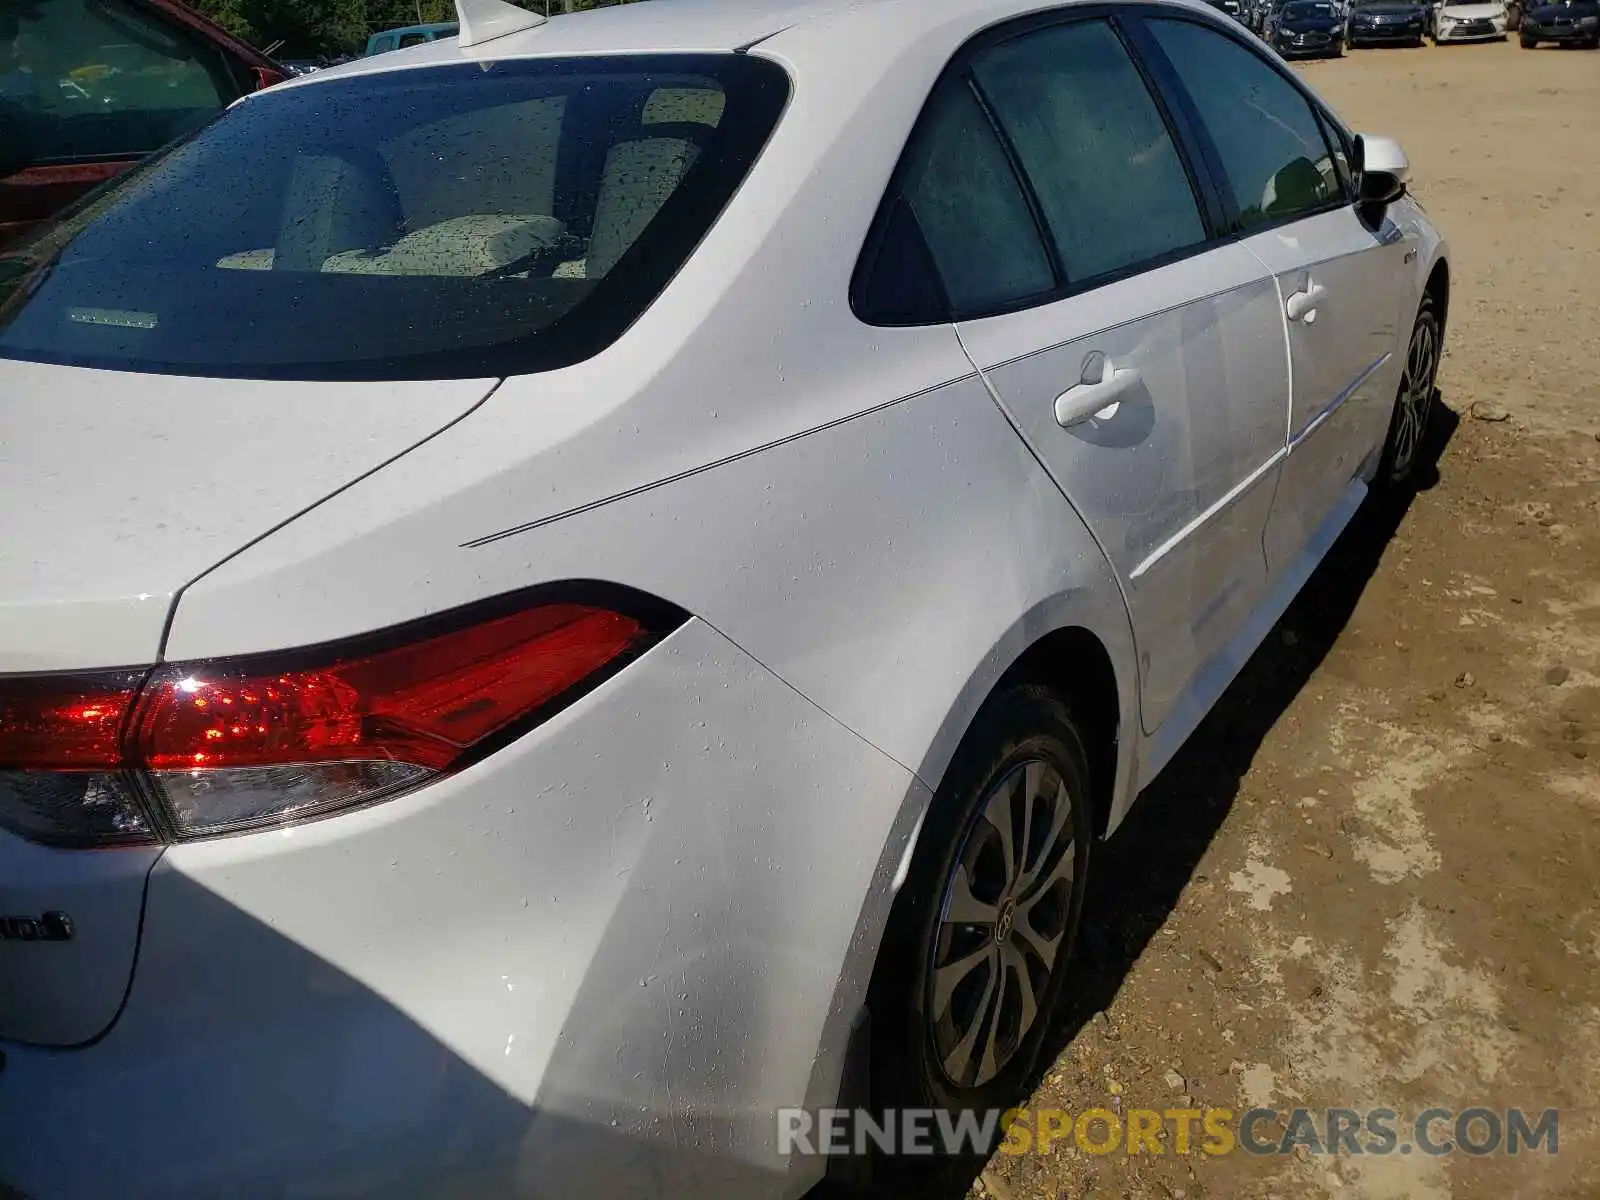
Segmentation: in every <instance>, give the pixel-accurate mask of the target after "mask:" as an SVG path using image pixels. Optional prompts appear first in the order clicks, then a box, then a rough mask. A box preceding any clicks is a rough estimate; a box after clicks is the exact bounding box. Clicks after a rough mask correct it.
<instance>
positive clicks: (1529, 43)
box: [1517, 34, 1539, 50]
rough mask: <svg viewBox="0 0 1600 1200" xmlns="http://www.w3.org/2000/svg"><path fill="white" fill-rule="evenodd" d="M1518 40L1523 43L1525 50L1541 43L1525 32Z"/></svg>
mask: <svg viewBox="0 0 1600 1200" xmlns="http://www.w3.org/2000/svg"><path fill="white" fill-rule="evenodd" d="M1517 40H1518V41H1519V42H1521V43H1522V48H1523V49H1524V50H1532V49H1533V48H1534V47H1536V46H1537V45H1538V44H1539V43H1538V42H1537V41H1536V40H1535V39H1533V38H1531V37H1529V36H1528V35H1527V34H1523V35H1522V36H1521V37H1520V38H1518V39H1517Z"/></svg>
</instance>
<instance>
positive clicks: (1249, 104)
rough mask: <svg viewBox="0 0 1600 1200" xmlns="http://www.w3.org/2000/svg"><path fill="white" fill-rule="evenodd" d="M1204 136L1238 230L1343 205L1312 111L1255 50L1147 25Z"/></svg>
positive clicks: (1185, 29)
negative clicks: (1207, 137) (1212, 151)
mask: <svg viewBox="0 0 1600 1200" xmlns="http://www.w3.org/2000/svg"><path fill="white" fill-rule="evenodd" d="M1147 25H1148V27H1149V29H1150V32H1151V33H1152V34H1153V35H1154V36H1155V39H1156V42H1157V43H1158V44H1159V45H1160V47H1161V50H1162V52H1163V53H1164V54H1165V55H1166V57H1167V58H1168V59H1169V60H1170V62H1171V63H1172V67H1173V69H1174V70H1175V71H1176V72H1177V75H1178V78H1179V80H1180V81H1181V82H1182V84H1183V87H1184V90H1185V91H1186V92H1187V93H1188V94H1189V97H1190V99H1191V101H1192V102H1193V104H1194V106H1195V108H1196V110H1197V111H1198V112H1199V115H1200V120H1201V122H1202V124H1203V125H1204V126H1205V129H1206V132H1207V133H1208V134H1209V135H1210V137H1211V141H1212V143H1213V144H1214V145H1215V147H1216V152H1217V157H1218V158H1219V159H1220V166H1221V168H1222V172H1223V176H1224V182H1225V183H1226V184H1227V186H1228V188H1229V190H1230V191H1231V192H1232V194H1233V201H1234V208H1235V212H1236V213H1237V217H1236V220H1237V223H1238V225H1239V227H1240V228H1241V229H1247V230H1248V229H1252V228H1257V227H1260V226H1264V225H1271V224H1280V223H1282V222H1285V221H1291V220H1294V219H1296V218H1298V217H1303V216H1308V215H1310V214H1312V213H1315V212H1320V211H1323V210H1326V209H1328V208H1331V207H1334V206H1337V205H1340V204H1342V203H1344V200H1345V194H1344V187H1343V185H1342V184H1341V183H1340V180H1339V169H1338V166H1337V164H1336V163H1335V161H1334V159H1333V156H1332V155H1331V154H1330V152H1329V150H1328V143H1327V142H1326V141H1325V140H1324V139H1323V136H1322V129H1321V127H1320V126H1319V125H1318V123H1317V118H1316V115H1315V114H1314V113H1313V112H1312V109H1311V104H1310V102H1309V101H1307V99H1306V98H1305V96H1304V95H1303V94H1302V93H1301V92H1300V90H1299V89H1298V88H1296V87H1295V86H1294V85H1293V84H1292V83H1290V82H1289V81H1288V80H1287V79H1285V78H1284V77H1283V76H1282V75H1280V74H1279V73H1278V72H1277V71H1276V70H1275V69H1274V68H1273V67H1271V66H1270V65H1268V64H1267V63H1266V62H1265V61H1264V60H1263V59H1261V58H1260V57H1259V56H1258V55H1257V54H1255V53H1254V52H1253V51H1250V50H1247V49H1246V48H1245V47H1244V46H1242V45H1240V44H1239V43H1238V42H1236V41H1234V40H1233V39H1232V38H1230V37H1227V36H1225V35H1223V34H1221V33H1218V32H1216V31H1214V30H1211V29H1206V28H1204V27H1202V26H1200V25H1198V24H1196V23H1194V22H1192V21H1170V20H1150V21H1147Z"/></svg>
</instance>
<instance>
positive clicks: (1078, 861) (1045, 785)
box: [871, 685, 1095, 1111]
mask: <svg viewBox="0 0 1600 1200" xmlns="http://www.w3.org/2000/svg"><path fill="white" fill-rule="evenodd" d="M1035 772H1037V774H1035ZM1047 772H1054V775H1055V778H1056V779H1057V780H1059V783H1060V785H1061V787H1060V788H1056V789H1052V787H1051V783H1050V776H1049V775H1048V774H1047ZM1019 775H1020V777H1021V779H1022V783H1023V789H1024V790H1025V789H1026V788H1027V787H1030V786H1035V785H1037V786H1038V788H1039V790H1038V792H1037V794H1036V795H1034V794H1030V795H1028V796H1027V797H1026V798H1025V799H1022V798H1021V797H1019V796H1018V795H1014V794H1011V793H1010V792H1009V791H1003V790H1002V785H1007V784H1009V783H1010V782H1011V781H1014V780H1016V779H1018V777H1019ZM1052 790H1053V791H1054V794H1055V795H1056V796H1058V797H1059V796H1060V794H1061V791H1062V790H1064V791H1065V793H1066V795H1067V797H1068V798H1069V799H1068V801H1067V802H1063V803H1062V804H1061V809H1060V811H1061V812H1062V813H1064V814H1065V813H1067V812H1069V811H1070V816H1069V817H1066V818H1065V819H1066V821H1067V822H1068V824H1067V825H1066V826H1063V827H1062V832H1060V833H1059V834H1058V835H1057V837H1056V839H1055V840H1053V841H1051V840H1049V838H1050V834H1051V833H1052V832H1053V827H1052V822H1051V821H1050V819H1049V818H1050V816H1051V812H1052V810H1051V806H1050V803H1048V802H1046V801H1044V800H1042V799H1040V798H1039V797H1042V796H1044V794H1045V793H1046V792H1048V791H1052ZM1019 799H1020V800H1021V802H1020V803H1019ZM996 806H999V807H1000V808H1002V809H1003V811H1004V812H1005V813H1006V814H1007V815H1008V819H1007V821H1006V823H1007V824H1008V825H1011V832H1010V838H1009V841H1010V843H1011V844H1013V845H1014V844H1017V843H1018V842H1019V840H1020V843H1021V845H1022V854H1021V864H1020V865H1021V867H1022V870H1021V871H1020V872H1017V874H1018V875H1019V876H1020V877H1022V878H1026V876H1027V875H1028V871H1027V867H1028V864H1029V863H1030V861H1032V862H1033V863H1034V864H1035V866H1034V869H1035V871H1036V873H1037V875H1038V876H1039V877H1040V878H1051V877H1054V876H1057V875H1058V874H1060V873H1061V872H1062V871H1064V869H1065V868H1066V866H1067V863H1068V858H1067V856H1068V853H1069V852H1070V854H1071V862H1070V870H1071V879H1070V880H1066V879H1056V881H1055V883H1054V884H1052V885H1051V886H1048V887H1043V888H1040V889H1039V890H1038V891H1037V892H1034V893H1031V894H1030V892H1029V889H1028V888H1027V887H1026V886H1022V885H1021V884H1020V883H1019V884H1017V885H1016V886H1015V887H1014V888H1013V887H1012V886H1011V885H1007V886H1006V887H1004V888H1000V889H994V888H991V887H990V886H988V885H989V884H990V883H991V882H992V881H993V879H994V878H996V877H1002V876H1004V875H1005V874H1006V872H1005V871H1003V870H999V869H998V868H1001V867H1003V866H1004V865H1005V864H1006V863H1008V862H1009V861H1010V859H1009V858H1007V857H1005V856H1004V855H1003V843H1002V842H1001V841H1000V834H999V826H998V825H996V824H994V823H992V822H991V821H990V820H989V818H988V815H986V810H987V813H989V814H992V813H993V811H994V809H995V807H996ZM1035 818H1037V819H1038V820H1039V822H1040V828H1042V829H1043V834H1042V835H1041V833H1040V829H1039V828H1034V827H1033V826H1032V825H1031V824H1022V822H1024V821H1029V822H1031V821H1032V820H1034V819H1035ZM1019 825H1020V827H1021V829H1023V830H1026V831H1028V834H1029V836H1028V837H1024V838H1021V839H1019V838H1018V836H1017V835H1018V832H1019ZM1094 828H1095V827H1094V822H1093V816H1092V807H1091V803H1090V792H1089V762H1088V756H1087V753H1086V751H1085V747H1084V741H1083V738H1082V736H1081V735H1080V734H1079V732H1078V727H1077V725H1076V724H1075V723H1074V721H1073V719H1072V714H1071V713H1070V711H1069V710H1068V708H1067V706H1066V705H1065V704H1064V703H1062V701H1061V700H1060V699H1058V698H1057V697H1056V696H1055V695H1054V694H1052V693H1051V692H1049V691H1047V690H1046V689H1044V688H1040V687H1035V686H1031V685H1022V686H1017V687H1013V688H1011V689H1009V690H1007V691H1004V692H1001V693H1000V694H998V695H996V696H994V697H992V698H991V699H990V700H989V701H988V703H987V704H985V705H984V707H983V709H982V711H981V712H980V713H979V714H978V716H977V718H976V719H975V720H974V721H973V724H972V728H971V729H970V730H969V731H968V732H967V735H966V737H965V738H964V739H963V740H962V743H961V746H960V748H959V749H958V750H957V751H956V754H955V757H954V759H953V760H952V761H951V764H950V768H949V770H948V771H947V772H946V773H945V779H944V782H943V783H942V784H941V785H940V787H939V790H938V793H937V795H936V796H935V797H934V800H933V804H932V806H931V807H930V809H929V811H928V816H927V819H926V821H925V823H924V825H923V830H922V833H921V836H920V838H919V840H918V844H917V849H916V852H915V855H914V856H913V859H912V863H911V869H910V872H909V874H908V875H907V878H906V882H905V884H904V886H903V887H902V888H901V890H900V894H899V897H898V899H897V900H896V902H895V907H894V910H893V912H892V913H891V914H890V918H889V926H888V929H887V930H886V931H885V935H884V942H883V949H882V951H881V953H880V954H879V961H878V966H877V970H876V973H875V975H874V977H873V985H872V998H871V1011H872V1029H873V1034H872V1046H873V1050H872V1058H873V1081H872V1096H873V1106H874V1108H878V1109H880V1110H881V1109H887V1108H907V1107H912V1108H922V1107H931V1108H940V1109H945V1110H948V1111H961V1110H966V1109H988V1108H1003V1107H1006V1106H1008V1105H1009V1104H1011V1103H1014V1102H1015V1101H1016V1100H1017V1099H1018V1098H1019V1097H1020V1096H1022V1095H1023V1094H1025V1090H1026V1088H1027V1086H1028V1084H1029V1082H1030V1080H1031V1076H1032V1073H1033V1071H1034V1068H1035V1066H1036V1063H1037V1060H1038V1057H1039V1053H1040V1050H1041V1049H1042V1047H1043V1044H1044V1041H1045V1039H1046V1037H1047V1036H1048V1034H1049V1031H1050V1028H1051V1025H1052V1024H1053V1017H1054V1015H1055V1014H1056V1012H1057V1011H1058V1010H1059V1007H1060V999H1061V995H1062V992H1063V989H1064V987H1065V985H1066V980H1067V977H1068V974H1069V971H1070V963H1071V959H1072V951H1073V945H1074V943H1075V941H1076V940H1077V932H1078V922H1079V920H1080V919H1081V917H1082V913H1083V896H1084V884H1085V880H1086V877H1087V872H1088V866H1089V850H1090V845H1091V842H1092V841H1093V838H1094ZM1068 838H1070V843H1068V842H1066V840H1065V839H1068ZM1034 843H1040V844H1039V845H1038V847H1037V858H1033V857H1032V855H1031V854H1030V852H1031V851H1033V850H1034V848H1035V847H1034ZM1052 850H1054V851H1055V853H1054V854H1052V853H1051V852H1052ZM968 864H970V866H969V865H968ZM958 867H960V868H961V870H962V872H963V874H962V878H963V879H966V880H968V881H969V883H968V888H969V894H970V895H971V896H973V897H975V898H977V899H978V900H980V901H981V907H982V908H984V909H987V910H990V911H993V912H995V913H996V914H998V916H999V919H998V920H996V921H994V922H992V923H979V924H971V923H961V922H958V921H950V922H947V921H945V920H944V917H945V914H946V900H947V897H954V896H957V895H959V890H958V889H957V884H956V882H955V881H956V878H957V870H958ZM1012 895H1015V896H1016V897H1017V898H1019V899H1020V900H1021V902H1022V905H1027V906H1032V907H1031V908H1024V907H1022V906H1019V904H1018V902H1017V899H1012V898H1011V896H1012ZM952 903H954V900H953V899H952ZM1041 911H1043V913H1044V920H1045V922H1046V923H1047V927H1048V928H1047V929H1046V930H1040V929H1039V927H1038V925H1037V924H1035V923H1034V922H1035V916H1036V915H1038V914H1040V913H1041ZM1058 925H1059V928H1060V931H1061V932H1060V935H1059V941H1058V942H1056V949H1055V952H1054V956H1053V959H1052V965H1050V966H1049V968H1048V973H1047V975H1045V976H1044V978H1043V981H1042V982H1041V981H1040V976H1039V975H1038V974H1035V972H1034V971H1033V969H1032V968H1033V967H1036V966H1039V967H1042V958H1041V956H1040V955H1039V954H1038V952H1037V951H1034V953H1033V955H1032V957H1029V955H1028V953H1026V951H1028V950H1029V949H1030V948H1031V946H1032V941H1030V939H1032V940H1036V941H1037V942H1038V943H1039V945H1040V946H1044V945H1045V944H1046V939H1047V937H1048V936H1049V934H1048V929H1049V928H1055V927H1057V926H1058ZM985 931H987V932H985ZM1023 931H1026V936H1024V932H1023ZM958 934H959V940H958V937H957V935H958ZM991 939H992V944H991ZM1013 942H1014V943H1015V945H1016V946H1018V947H1021V948H1022V949H1021V950H1008V949H1007V947H1008V946H1010V945H1011V944H1012V943H1013ZM1008 953H1011V954H1013V955H1014V958H1015V961H1016V962H1025V964H1026V965H1025V967H1024V969H1026V970H1027V971H1028V974H1029V975H1030V977H1031V978H1032V982H1031V983H1030V989H1029V994H1030V995H1031V996H1032V997H1033V999H1034V1003H1035V1011H1036V1014H1037V1015H1036V1016H1035V1018H1034V1019H1033V1021H1032V1023H1031V1025H1029V1026H1028V1027H1027V1028H1026V1029H1022V1028H1021V1026H1020V1020H1021V1018H1020V1013H1021V1012H1024V1011H1025V1008H1023V1007H1021V1006H1022V1004H1023V1003H1024V1002H1023V1001H1021V999H1020V995H1021V993H1020V983H1019V980H1018V978H1017V976H1016V975H1015V974H1014V972H1013V966H1014V965H1015V962H1011V960H1008V959H1007V958H1006V957H1005V955H1006V954H1008ZM941 956H942V958H943V961H944V962H945V963H946V964H947V965H948V964H949V963H952V962H960V963H968V962H973V961H975V960H977V959H978V958H980V957H983V958H986V959H990V960H992V961H993V963H995V964H998V965H997V966H989V967H987V968H985V966H983V965H979V966H977V967H975V968H972V967H969V968H968V970H967V972H962V971H960V970H957V971H955V972H952V973H951V974H950V976H949V978H959V980H960V982H959V983H957V984H956V985H955V987H954V988H953V990H952V991H951V992H950V993H949V995H948V997H947V998H946V1000H945V1002H944V1005H945V1007H944V1012H942V1013H934V1012H931V1009H932V1008H933V1005H934V986H935V969H936V966H937V964H939V963H940V962H941ZM1008 962H1010V963H1011V965H1007V964H1008ZM979 972H985V974H983V975H981V976H980V974H979ZM991 979H996V980H998V982H999V987H998V988H997V989H996V990H998V992H999V1001H998V1005H999V1007H998V1010H995V1009H991V1007H990V999H989V996H990V995H992V993H991V992H990V991H989V990H988V989H989V986H990V985H989V980H991ZM969 985H970V986H969ZM1007 986H1010V988H1011V989H1012V990H1011V992H1009V993H1008V992H1007V990H1006V988H1007ZM1008 1000H1009V1001H1010V1002H1011V1003H1012V1004H1015V1005H1017V1006H1018V1013H1019V1016H1018V1022H1017V1026H1018V1027H1017V1029H1015V1030H1013V1031H1012V1037H1011V1038H1010V1044H1009V1046H997V1050H996V1054H995V1057H994V1059H993V1060H988V1059H986V1060H985V1061H984V1062H983V1063H980V1064H979V1068H985V1067H987V1066H988V1065H989V1063H990V1062H991V1061H992V1062H995V1063H997V1064H998V1070H997V1072H996V1073H994V1074H992V1075H991V1076H990V1077H989V1078H987V1079H982V1080H979V1079H978V1078H977V1077H978V1076H979V1075H981V1074H982V1069H978V1070H974V1071H972V1072H971V1073H970V1074H968V1075H967V1079H968V1080H970V1081H971V1082H962V1081H958V1080H956V1079H954V1078H952V1075H951V1073H950V1071H948V1070H947V1064H949V1063H950V1062H952V1061H960V1059H959V1050H960V1046H961V1044H962V1042H963V1041H964V1040H965V1039H958V1040H957V1042H956V1048H955V1050H954V1051H952V1052H951V1053H949V1054H947V1055H946V1056H945V1057H941V1056H940V1051H939V1049H938V1047H937V1045H936V1043H937V1042H938V1041H939V1040H941V1039H943V1040H945V1041H946V1042H948V1041H949V1039H950V1038H952V1037H956V1035H957V1032H958V1031H959V1030H960V1029H962V1028H967V1029H972V1028H976V1029H977V1030H978V1031H979V1037H978V1039H977V1040H978V1041H979V1043H984V1042H985V1041H986V1039H985V1038H984V1037H983V1036H982V1031H983V1030H984V1029H989V1028H992V1029H994V1030H996V1031H997V1032H999V1031H1002V1030H1003V1029H1004V1028H1008V1027H1009V1021H1008V1012H1009V1011H1010V1010H1009V1009H1008V1008H1007V1007H1006V1004H1007V1001H1008ZM958 1008H959V1009H961V1010H962V1013H963V1014H964V1013H971V1012H974V1011H976V1012H977V1013H978V1014H979V1015H977V1016H975V1017H972V1018H971V1021H970V1022H965V1021H961V1020H960V1019H959V1017H960V1016H961V1014H958V1012H957V1010H958ZM947 1026H949V1028H947ZM1000 1040H1001V1041H1005V1039H1004V1038H1001V1039H1000ZM1002 1050H1003V1051H1004V1053H1005V1055H1006V1057H1005V1060H1004V1062H1003V1063H999V1056H1000V1053H1001V1051H1002ZM969 1057H970V1055H969Z"/></svg>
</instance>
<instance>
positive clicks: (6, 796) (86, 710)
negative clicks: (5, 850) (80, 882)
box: [0, 671, 154, 845]
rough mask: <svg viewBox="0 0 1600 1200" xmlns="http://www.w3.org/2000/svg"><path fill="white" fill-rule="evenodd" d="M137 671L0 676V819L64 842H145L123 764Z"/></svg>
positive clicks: (146, 831)
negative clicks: (20, 676)
mask: <svg viewBox="0 0 1600 1200" xmlns="http://www.w3.org/2000/svg"><path fill="white" fill-rule="evenodd" d="M145 674H146V672H144V671H110V672H106V673H103V674H96V675H44V676H40V677H37V678H8V677H4V676H0V825H3V826H5V827H6V828H7V829H11V830H14V831H16V832H17V833H20V834H22V836H23V837H27V838H32V839H33V840H35V841H41V842H51V843H66V844H70V845H116V844H118V843H138V842H148V841H151V840H153V836H154V835H153V831H152V829H151V827H150V822H149V820H148V818H147V817H146V816H145V814H144V810H143V808H142V806H141V805H140V804H139V802H138V800H137V799H136V797H135V795H134V789H135V784H134V782H133V780H132V779H131V778H130V777H129V776H128V774H127V773H126V772H125V771H124V770H123V765H124V761H125V760H124V755H123V738H124V734H125V732H126V729H127V725H128V719H129V717H130V716H131V715H132V712H133V704H134V701H135V700H136V699H137V697H138V695H139V684H140V682H141V681H142V680H143V679H144V677H145Z"/></svg>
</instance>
